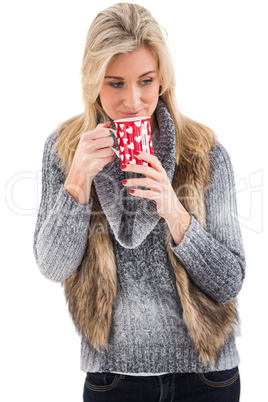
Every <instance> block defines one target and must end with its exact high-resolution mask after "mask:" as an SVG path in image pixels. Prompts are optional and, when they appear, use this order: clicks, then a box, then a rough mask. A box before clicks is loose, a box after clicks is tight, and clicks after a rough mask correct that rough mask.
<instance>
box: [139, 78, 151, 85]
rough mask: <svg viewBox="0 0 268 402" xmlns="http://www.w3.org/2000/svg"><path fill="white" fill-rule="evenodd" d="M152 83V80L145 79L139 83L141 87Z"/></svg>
mask: <svg viewBox="0 0 268 402" xmlns="http://www.w3.org/2000/svg"><path fill="white" fill-rule="evenodd" d="M152 81H153V79H152V78H147V79H146V80H143V81H141V85H149V84H151V82H152Z"/></svg>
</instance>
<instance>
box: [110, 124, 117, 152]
mask: <svg viewBox="0 0 268 402" xmlns="http://www.w3.org/2000/svg"><path fill="white" fill-rule="evenodd" d="M109 130H110V131H112V132H113V133H114V135H115V137H116V136H117V134H116V131H115V130H114V129H113V128H109ZM110 148H111V149H112V150H113V151H114V153H115V155H116V156H117V158H119V151H117V149H115V148H113V147H110Z"/></svg>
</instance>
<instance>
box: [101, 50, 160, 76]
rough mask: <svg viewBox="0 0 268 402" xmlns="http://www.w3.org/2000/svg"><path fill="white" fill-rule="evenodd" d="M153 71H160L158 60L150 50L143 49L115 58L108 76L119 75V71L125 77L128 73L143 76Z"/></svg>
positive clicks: (108, 69)
mask: <svg viewBox="0 0 268 402" xmlns="http://www.w3.org/2000/svg"><path fill="white" fill-rule="evenodd" d="M151 70H154V71H158V63H157V59H156V57H155V56H154V55H153V54H152V52H151V51H150V50H149V49H148V48H146V47H142V48H140V49H137V50H134V51H133V52H131V53H124V54H117V55H116V56H114V57H113V58H112V60H111V61H110V63H109V65H108V67H107V70H106V75H107V74H109V75H110V74H115V73H117V74H118V72H119V71H121V73H122V74H123V73H124V75H126V74H127V73H128V72H132V73H133V72H134V73H136V74H137V75H141V74H143V73H144V72H146V71H151Z"/></svg>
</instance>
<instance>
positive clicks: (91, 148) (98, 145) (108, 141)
mask: <svg viewBox="0 0 268 402" xmlns="http://www.w3.org/2000/svg"><path fill="white" fill-rule="evenodd" d="M113 145H114V140H113V138H112V137H110V136H109V137H105V138H98V139H95V140H90V141H89V142H88V144H87V147H86V150H87V151H88V152H90V153H92V152H95V151H97V150H99V149H102V148H110V147H112V146H113Z"/></svg>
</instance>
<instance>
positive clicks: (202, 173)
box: [63, 153, 237, 364]
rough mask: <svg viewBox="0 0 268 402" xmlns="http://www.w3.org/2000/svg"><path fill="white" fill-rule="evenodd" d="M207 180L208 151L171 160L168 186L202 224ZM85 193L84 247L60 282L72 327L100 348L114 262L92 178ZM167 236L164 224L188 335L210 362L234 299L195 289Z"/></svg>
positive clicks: (232, 316) (230, 324)
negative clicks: (76, 263)
mask: <svg viewBox="0 0 268 402" xmlns="http://www.w3.org/2000/svg"><path fill="white" fill-rule="evenodd" d="M209 183H210V157H209V153H207V154H206V155H203V156H202V158H201V157H193V158H192V161H191V163H190V162H186V161H183V162H180V163H179V165H176V166H175V171H174V175H173V180H172V186H173V189H174V191H175V193H176V194H177V196H178V198H179V200H180V202H181V203H182V204H183V206H184V207H185V208H186V210H187V211H188V212H190V213H192V214H193V215H194V216H195V218H196V219H197V220H198V221H199V223H200V224H201V225H202V226H203V227H204V228H206V208H205V197H206V192H207V191H208V187H209ZM185 184H187V185H185ZM193 191H194V194H193ZM193 195H194V196H193ZM91 197H92V199H93V207H92V214H91V219H90V228H89V236H88V243H87V247H86V251H85V254H84V257H83V260H82V262H81V264H80V266H79V267H78V269H77V270H76V271H75V272H74V273H73V274H72V275H71V276H70V277H68V278H67V279H66V280H65V281H64V282H63V286H64V290H65V296H66V299H67V301H68V305H69V310H70V313H71V316H72V318H73V321H74V323H75V326H76V329H77V331H78V332H79V333H80V334H83V335H84V336H85V337H86V339H87V341H88V342H89V344H90V345H91V346H92V347H93V348H95V349H96V350H97V351H99V350H100V348H106V349H108V345H109V333H110V327H111V320H112V309H113V302H114V301H115V298H116V296H117V268H116V262H115V256H114V252H113V245H112V241H111V238H110V236H109V232H108V223H107V219H106V216H105V214H104V213H103V210H102V207H101V205H100V202H99V199H98V195H97V192H96V188H95V185H94V183H93V184H92V188H91ZM191 211H193V212H191ZM170 237H171V233H170V230H169V228H168V226H167V225H166V251H167V254H168V257H169V259H170V262H171V265H172V267H173V269H174V273H175V278H176V287H177V291H178V295H179V297H180V301H181V304H182V308H183V319H184V322H185V324H186V326H187V329H188V334H189V337H190V338H191V340H192V342H193V345H194V348H195V350H196V352H198V353H199V358H200V360H201V361H202V362H203V364H206V363H207V362H208V361H211V362H213V363H215V362H216V360H217V356H218V353H219V351H220V349H221V348H222V347H223V345H224V343H225V341H226V340H227V339H228V337H229V336H230V334H231V333H232V332H233V330H234V328H235V326H236V324H237V309H236V301H235V300H232V301H230V302H227V303H225V304H219V303H218V302H217V301H215V300H213V299H212V298H210V297H209V296H208V295H207V294H205V293H204V292H203V291H201V290H200V289H199V288H198V287H197V286H196V285H195V284H194V282H193V281H192V280H191V279H190V278H189V276H188V274H187V272H186V270H185V268H184V267H183V265H182V264H181V262H180V261H179V259H178V258H177V257H176V255H175V254H174V253H173V251H172V250H171V248H170V245H169V242H170Z"/></svg>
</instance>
